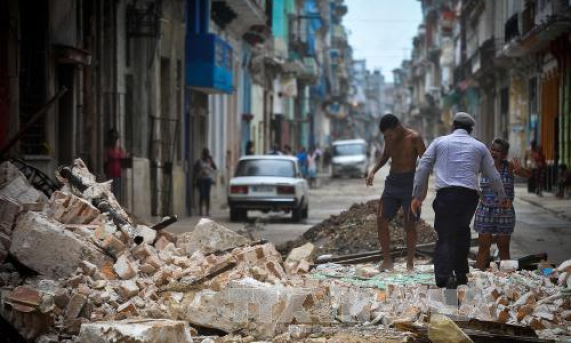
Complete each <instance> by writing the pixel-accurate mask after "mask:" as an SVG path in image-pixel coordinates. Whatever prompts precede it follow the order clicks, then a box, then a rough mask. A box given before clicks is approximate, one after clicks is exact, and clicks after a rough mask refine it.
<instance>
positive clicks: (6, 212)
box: [0, 196, 22, 236]
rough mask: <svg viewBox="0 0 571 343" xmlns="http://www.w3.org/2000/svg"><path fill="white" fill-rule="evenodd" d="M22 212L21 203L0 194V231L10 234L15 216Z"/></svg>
mask: <svg viewBox="0 0 571 343" xmlns="http://www.w3.org/2000/svg"><path fill="white" fill-rule="evenodd" d="M20 212H22V205H21V204H20V203H19V202H18V201H16V200H14V199H11V198H6V197H3V196H0V232H1V233H4V234H6V235H9V236H10V235H12V230H13V228H14V224H15V223H16V218H17V217H18V215H19V214H20Z"/></svg>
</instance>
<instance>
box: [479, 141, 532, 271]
mask: <svg viewBox="0 0 571 343" xmlns="http://www.w3.org/2000/svg"><path fill="white" fill-rule="evenodd" d="M509 150H510V144H509V143H508V142H507V141H506V140H505V139H503V138H495V139H494V140H493V141H492V145H491V146H490V153H491V154H492V157H493V158H494V162H495V165H496V168H497V169H498V172H499V173H500V176H501V178H502V182H503V184H504V188H505V191H506V195H507V196H508V198H509V199H510V201H511V202H512V205H511V206H510V207H509V208H504V207H501V206H500V203H499V201H498V199H497V197H496V194H495V192H494V191H492V189H491V187H490V183H489V180H488V178H486V177H482V178H481V180H480V187H481V188H482V194H481V196H480V203H479V204H478V208H477V209H476V215H475V219H474V230H475V231H476V232H477V233H478V234H479V236H478V240H479V250H478V257H477V261H476V267H477V268H479V269H480V270H485V269H486V268H487V267H488V266H487V262H488V260H489V255H490V246H491V244H492V236H494V235H495V236H496V244H497V246H498V249H499V251H500V259H501V260H509V259H510V238H511V234H512V233H513V230H514V227H515V211H514V208H513V200H514V175H518V176H521V177H530V175H531V171H530V170H529V169H526V168H523V167H522V165H521V162H520V160H519V159H517V158H515V159H513V160H512V161H508V160H507V156H508V152H509Z"/></svg>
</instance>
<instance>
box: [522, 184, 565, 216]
mask: <svg viewBox="0 0 571 343" xmlns="http://www.w3.org/2000/svg"><path fill="white" fill-rule="evenodd" d="M515 194H516V198H518V199H520V200H523V201H525V202H527V203H530V204H532V205H534V206H537V207H540V208H542V209H544V210H546V211H549V212H551V213H552V214H554V215H556V216H557V217H559V218H561V219H567V220H571V199H560V198H557V197H555V193H546V192H544V193H543V197H539V196H537V195H536V194H533V193H528V192H527V186H526V185H525V184H516V185H515Z"/></svg>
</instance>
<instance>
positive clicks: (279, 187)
mask: <svg viewBox="0 0 571 343" xmlns="http://www.w3.org/2000/svg"><path fill="white" fill-rule="evenodd" d="M228 205H229V206H230V220H231V221H239V220H246V219H247V218H248V211H249V210H259V211H263V212H269V211H285V212H286V213H287V212H290V211H291V213H292V218H293V220H294V221H296V222H298V221H300V220H301V219H304V218H307V214H308V213H307V212H308V209H309V198H308V187H307V181H305V179H304V178H303V177H302V176H301V173H300V171H299V168H298V163H297V158H296V157H293V156H283V155H282V156H280V155H253V156H245V157H242V158H241V159H240V161H239V162H238V167H237V168H236V172H235V174H234V177H233V178H232V179H231V180H230V183H229V185H228Z"/></svg>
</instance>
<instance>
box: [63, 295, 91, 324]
mask: <svg viewBox="0 0 571 343" xmlns="http://www.w3.org/2000/svg"><path fill="white" fill-rule="evenodd" d="M86 303H87V297H86V296H85V295H81V294H74V295H73V296H72V297H71V299H69V303H68V304H67V307H66V309H65V318H66V319H75V318H77V317H79V314H80V313H81V310H83V306H85V304H86Z"/></svg>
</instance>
